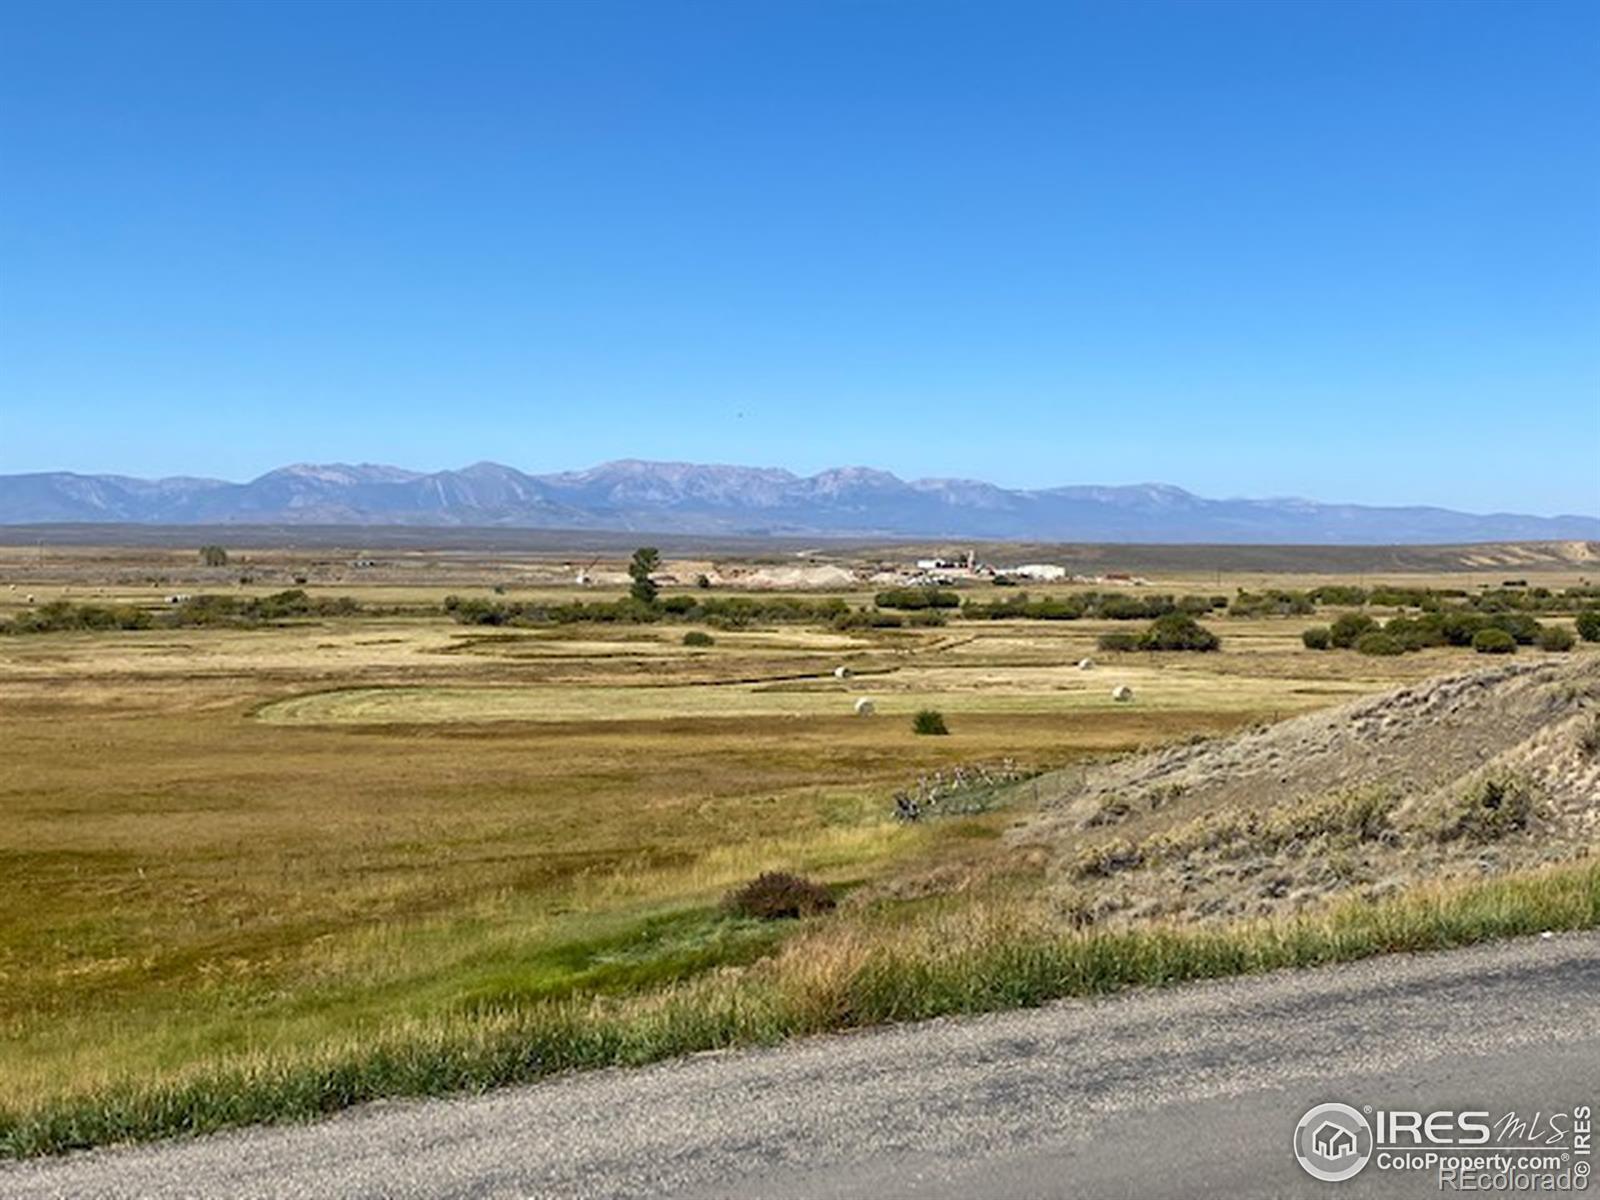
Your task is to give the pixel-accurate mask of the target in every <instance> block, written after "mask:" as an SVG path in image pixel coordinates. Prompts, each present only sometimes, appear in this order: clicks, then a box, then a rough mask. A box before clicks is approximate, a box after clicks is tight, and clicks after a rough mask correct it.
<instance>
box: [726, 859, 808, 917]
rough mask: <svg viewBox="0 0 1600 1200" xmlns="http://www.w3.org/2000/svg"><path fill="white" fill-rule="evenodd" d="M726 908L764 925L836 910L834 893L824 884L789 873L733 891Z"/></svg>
mask: <svg viewBox="0 0 1600 1200" xmlns="http://www.w3.org/2000/svg"><path fill="white" fill-rule="evenodd" d="M722 906H723V908H725V909H727V910H728V911H729V912H731V913H734V914H736V915H738V916H741V917H755V918H757V919H758V920H762V921H782V920H796V919H798V918H800V917H810V916H815V915H816V914H818V913H824V912H828V911H830V910H831V909H832V908H833V907H834V899H833V893H831V892H830V891H828V889H827V888H825V887H824V886H823V885H822V884H820V883H817V882H815V881H814V880H810V879H807V878H805V876H803V875H794V874H791V873H790V872H788V871H767V872H764V873H763V874H760V875H757V876H756V877H755V878H754V879H752V880H751V881H750V882H749V883H746V884H744V885H743V886H741V887H737V888H734V889H733V891H731V892H729V893H728V894H727V895H726V896H725V897H724V898H723V901H722Z"/></svg>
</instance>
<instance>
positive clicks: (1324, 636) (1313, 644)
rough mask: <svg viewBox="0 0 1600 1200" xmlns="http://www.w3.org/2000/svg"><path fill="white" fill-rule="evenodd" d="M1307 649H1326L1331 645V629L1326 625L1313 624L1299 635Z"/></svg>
mask: <svg viewBox="0 0 1600 1200" xmlns="http://www.w3.org/2000/svg"><path fill="white" fill-rule="evenodd" d="M1300 640H1301V642H1303V643H1304V644H1305V648H1306V649H1307V650H1326V649H1328V647H1330V646H1332V645H1333V631H1332V630H1330V629H1329V628H1328V627H1327V626H1326V625H1313V626H1312V627H1311V628H1310V629H1308V630H1306V631H1305V632H1304V633H1302V634H1301V635H1300Z"/></svg>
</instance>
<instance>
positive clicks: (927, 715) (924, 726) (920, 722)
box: [911, 708, 950, 737]
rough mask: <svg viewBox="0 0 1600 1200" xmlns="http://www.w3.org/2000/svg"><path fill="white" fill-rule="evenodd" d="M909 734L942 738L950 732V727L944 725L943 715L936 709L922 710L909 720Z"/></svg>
mask: <svg viewBox="0 0 1600 1200" xmlns="http://www.w3.org/2000/svg"><path fill="white" fill-rule="evenodd" d="M911 732H912V733H922V734H929V735H931V736H934V737H943V736H944V735H945V734H947V733H949V732H950V727H949V726H948V725H946V724H945V723H944V714H943V713H942V712H940V711H939V710H938V709H937V708H924V709H919V710H918V712H917V715H916V716H914V717H912V718H911Z"/></svg>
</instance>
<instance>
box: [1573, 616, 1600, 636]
mask: <svg viewBox="0 0 1600 1200" xmlns="http://www.w3.org/2000/svg"><path fill="white" fill-rule="evenodd" d="M1578 636H1579V637H1581V638H1582V639H1583V640H1584V641H1586V642H1600V608H1586V609H1584V610H1583V611H1582V612H1581V613H1579V614H1578Z"/></svg>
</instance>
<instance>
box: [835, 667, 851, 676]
mask: <svg viewBox="0 0 1600 1200" xmlns="http://www.w3.org/2000/svg"><path fill="white" fill-rule="evenodd" d="M833 677H834V678H835V679H849V678H850V668H849V667H835V668H834V669H833Z"/></svg>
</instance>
